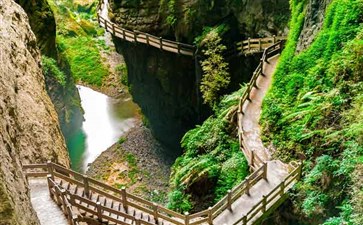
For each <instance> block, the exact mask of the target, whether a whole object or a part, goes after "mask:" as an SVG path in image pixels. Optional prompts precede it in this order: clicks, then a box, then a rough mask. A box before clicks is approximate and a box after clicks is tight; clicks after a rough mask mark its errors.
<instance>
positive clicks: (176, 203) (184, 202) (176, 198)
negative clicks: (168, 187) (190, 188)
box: [167, 190, 192, 212]
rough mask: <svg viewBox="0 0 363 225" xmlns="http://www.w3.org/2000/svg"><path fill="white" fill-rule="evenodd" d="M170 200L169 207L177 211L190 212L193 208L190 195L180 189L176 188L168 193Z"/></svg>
mask: <svg viewBox="0 0 363 225" xmlns="http://www.w3.org/2000/svg"><path fill="white" fill-rule="evenodd" d="M168 198H169V202H168V205H167V207H168V208H169V209H172V210H175V211H177V212H189V211H190V210H191V209H192V204H191V203H190V195H186V194H184V193H183V192H182V191H180V190H175V191H172V192H170V193H169V195H168Z"/></svg>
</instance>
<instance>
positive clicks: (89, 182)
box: [23, 162, 267, 225]
mask: <svg viewBox="0 0 363 225" xmlns="http://www.w3.org/2000/svg"><path fill="white" fill-rule="evenodd" d="M23 169H24V171H25V174H26V176H27V177H45V176H47V177H48V184H49V187H50V190H51V189H52V191H51V196H52V197H53V196H56V197H55V198H53V199H56V202H57V203H58V202H59V201H58V199H59V197H57V196H60V195H59V194H56V193H55V192H54V189H55V188H54V186H57V184H56V183H55V179H56V178H57V179H61V180H63V181H65V182H68V183H69V184H72V185H76V186H77V187H81V188H83V194H82V196H78V195H75V194H71V193H70V192H67V195H68V196H69V201H70V204H71V205H72V206H73V207H77V208H79V209H82V210H84V211H87V212H88V213H91V214H92V215H95V216H99V219H102V220H108V221H113V222H115V221H114V220H115V219H114V218H115V217H116V218H117V217H122V218H127V219H130V220H134V221H135V224H145V225H150V224H152V223H150V222H149V221H144V220H140V221H137V219H136V218H135V217H133V216H130V215H129V214H127V213H128V208H129V207H132V208H134V209H137V210H139V211H140V212H142V213H144V214H148V215H150V216H152V217H153V218H154V219H155V220H158V219H159V218H160V219H163V220H165V221H168V222H170V223H172V224H176V225H197V224H204V223H208V224H213V222H212V221H213V219H214V218H216V217H217V216H218V215H219V214H220V213H221V212H223V211H224V210H226V209H230V210H231V205H232V203H233V202H234V201H236V200H237V199H238V198H239V197H240V196H241V195H243V194H249V191H250V188H251V187H252V186H253V185H255V184H256V183H257V182H258V181H260V180H261V179H267V164H266V163H264V164H263V165H262V166H261V167H260V168H259V169H258V170H256V171H255V172H253V173H252V174H250V176H248V177H247V178H246V179H245V180H244V181H243V182H241V183H240V184H239V185H237V186H235V187H234V188H233V189H232V190H229V191H228V194H227V195H226V196H224V197H223V198H222V199H221V200H220V201H219V202H217V203H216V204H215V205H214V206H213V207H209V208H208V209H207V210H203V211H201V212H198V213H194V214H191V215H189V214H188V213H185V214H180V213H178V212H175V211H172V210H170V209H167V208H164V207H163V206H160V205H157V204H155V203H153V202H150V201H147V200H145V199H142V198H140V197H138V196H135V195H133V194H131V193H128V192H127V191H126V189H125V188H121V189H120V190H119V189H116V188H113V187H111V186H108V185H106V184H104V183H102V182H99V181H97V180H94V179H92V178H89V177H87V176H85V175H82V174H80V173H77V172H75V171H72V170H70V169H66V168H64V167H62V166H60V165H57V164H55V163H52V162H48V163H47V164H34V165H24V166H23ZM29 170H30V171H29ZM67 189H68V188H67ZM91 192H92V193H96V194H98V195H100V196H103V197H105V198H108V199H110V200H113V201H116V202H120V203H121V204H122V207H123V208H124V209H125V211H126V213H124V212H121V211H115V210H114V209H110V208H107V207H106V206H103V205H101V206H97V202H93V201H92V203H91V200H90V199H88V198H86V197H87V196H90V193H91ZM62 194H63V192H62ZM84 196H86V197H84ZM60 199H61V200H62V198H60ZM81 202H84V203H86V204H87V205H90V206H92V207H91V208H88V209H85V206H84V205H83V204H81ZM64 204H65V205H67V203H64ZM61 205H63V204H61ZM97 207H101V208H100V209H99V208H97ZM99 210H101V211H102V212H108V214H109V215H108V216H107V215H103V214H100V213H99ZM65 212H66V211H65ZM111 214H113V215H114V217H112V216H110V215H111ZM110 217H112V218H110Z"/></svg>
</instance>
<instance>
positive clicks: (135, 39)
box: [134, 30, 137, 43]
mask: <svg viewBox="0 0 363 225" xmlns="http://www.w3.org/2000/svg"><path fill="white" fill-rule="evenodd" d="M136 33H137V31H136V30H135V31H134V41H135V43H137V34H136Z"/></svg>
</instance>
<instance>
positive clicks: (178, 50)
mask: <svg viewBox="0 0 363 225" xmlns="http://www.w3.org/2000/svg"><path fill="white" fill-rule="evenodd" d="M178 54H179V55H180V43H178Z"/></svg>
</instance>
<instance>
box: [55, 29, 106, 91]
mask: <svg viewBox="0 0 363 225" xmlns="http://www.w3.org/2000/svg"><path fill="white" fill-rule="evenodd" d="M57 41H58V43H59V50H60V53H61V54H63V55H64V56H65V57H66V58H67V59H68V62H69V64H70V67H71V72H72V75H73V77H74V78H75V80H76V81H81V82H86V83H88V84H91V85H96V86H101V85H102V80H103V78H104V77H105V76H107V75H108V73H109V71H108V69H107V68H106V67H105V66H104V65H103V64H102V59H101V56H100V52H99V48H98V45H99V43H98V42H97V41H96V40H94V39H93V38H90V37H86V36H85V37H74V38H65V37H61V36H59V37H58V38H57Z"/></svg>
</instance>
